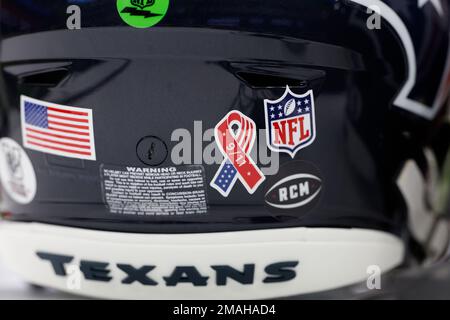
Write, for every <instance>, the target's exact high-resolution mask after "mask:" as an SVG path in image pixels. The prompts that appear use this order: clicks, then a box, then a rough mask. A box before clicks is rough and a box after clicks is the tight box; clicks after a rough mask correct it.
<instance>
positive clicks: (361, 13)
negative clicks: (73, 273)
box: [0, 0, 450, 298]
mask: <svg viewBox="0 0 450 320" xmlns="http://www.w3.org/2000/svg"><path fill="white" fill-rule="evenodd" d="M159 1H163V0H156V1H154V3H153V4H152V3H149V4H148V5H145V4H143V3H141V2H142V1H141V2H139V1H129V2H130V3H129V4H128V5H129V8H131V9H130V10H135V11H133V12H144V11H145V10H148V11H146V12H152V11H151V10H152V6H155V5H156V4H155V3H159ZM118 2H123V1H118ZM244 2H245V3H244ZM72 4H73V2H72V1H57V2H52V3H51V4H50V3H48V1H38V0H33V1H27V2H21V1H17V2H6V1H4V2H2V3H1V7H0V11H1V20H0V23H1V29H0V66H1V74H0V93H1V97H0V99H1V100H0V107H1V109H0V112H1V114H0V120H1V122H0V135H1V140H0V142H2V152H3V154H2V157H1V158H2V160H1V161H2V162H1V164H2V165H3V168H2V170H1V172H0V174H2V184H3V193H2V204H1V209H2V215H3V217H4V220H5V223H4V227H3V229H4V232H3V233H2V232H1V231H0V237H5V241H3V243H4V244H3V246H4V247H5V248H3V249H0V252H3V253H4V256H5V257H6V258H5V261H7V262H8V261H10V264H11V265H12V267H13V268H14V269H17V270H18V272H19V273H22V274H23V275H24V276H25V277H26V278H27V279H29V280H30V281H31V282H34V283H38V284H43V285H48V286H52V287H57V288H59V289H62V290H68V288H67V283H66V280H67V278H68V277H69V276H70V272H69V271H68V269H69V266H71V264H74V265H76V266H78V267H80V270H81V275H82V281H84V282H83V284H84V285H83V286H82V289H81V290H80V291H79V293H81V294H86V295H92V296H100V297H126V298H128V297H146V298H147V297H149V298H152V297H153V298H164V297H181V298H183V297H189V298H202V297H208V296H209V295H210V293H211V292H216V293H217V297H224V298H267V297H283V296H292V295H296V294H303V293H311V292H317V291H323V290H328V289H335V288H338V287H342V286H347V285H350V284H353V283H356V282H359V281H365V278H366V276H367V270H368V269H367V268H368V267H369V266H371V265H375V266H379V267H380V269H381V271H383V272H384V271H388V270H390V269H392V268H394V267H397V266H399V265H400V264H402V263H405V261H407V260H409V259H410V257H411V256H413V258H414V259H418V260H421V259H422V260H423V259H424V255H425V254H423V251H425V249H424V248H422V245H421V238H424V236H423V235H422V233H421V231H418V232H415V231H411V224H414V223H413V222H415V221H418V219H419V220H420V218H417V219H416V218H414V217H411V216H412V213H413V212H414V213H417V212H418V213H422V211H427V212H429V211H430V212H431V211H432V212H433V213H435V211H442V212H443V211H444V210H445V208H446V199H447V198H446V197H445V194H444V193H443V191H441V189H442V188H439V186H442V185H444V184H442V183H441V180H440V179H441V178H440V177H442V176H443V172H444V170H445V163H446V157H447V151H448V146H449V141H448V140H449V139H448V132H449V129H448V125H447V124H446V123H447V122H448V108H447V106H446V102H447V97H448V89H449V80H450V78H449V76H450V72H449V71H450V59H449V57H450V51H449V47H450V41H449V29H450V28H449V26H450V19H449V10H450V7H449V2H448V1H447V0H443V1H441V0H439V1H412V0H402V1H398V0H348V1H344V0H342V1H339V0H337V1H334V0H333V1H331V0H315V1H307V0H302V1H298V0H297V1H291V0H289V1H288V0H248V1H242V0H239V1H238V0H228V1H220V0H207V1H206V0H190V1H171V2H170V4H169V7H168V10H167V13H166V14H165V16H164V17H163V18H162V19H161V21H159V22H158V23H157V24H156V25H154V26H152V27H149V28H135V27H133V26H130V25H128V24H127V20H123V19H122V18H121V16H122V17H123V14H122V13H123V12H125V11H123V12H120V9H119V12H120V14H119V12H118V9H117V8H118V7H117V6H118V5H116V1H112V0H93V1H87V2H79V3H78V8H79V10H80V12H81V28H80V29H78V28H75V30H68V27H69V24H68V17H69V15H70V14H69V13H67V12H69V11H67V8H68V7H69V6H70V5H72ZM136 10H137V11H136ZM125 13H126V12H125ZM129 14H131V13H129ZM143 19H145V18H143ZM236 123H237V127H234V125H236ZM236 128H237V129H236ZM277 130H278V131H277ZM222 133H223V134H225V133H226V134H229V136H227V137H229V138H230V140H231V142H232V143H234V144H233V146H232V147H230V144H229V142H230V141H228V140H227V141H225V142H224V141H222V140H221V138H220V134H222ZM241 138H242V139H241ZM253 141H254V143H253V144H252V142H253ZM227 148H229V149H227ZM231 149H233V150H231ZM227 150H231V151H230V152H229V153H227ZM239 152H241V153H242V154H239ZM237 153H238V155H237V156H236V154H237ZM241 157H242V158H241ZM242 159H243V162H240V160H242ZM227 165H228V167H227ZM227 168H228V170H229V171H224V170H226V169H227ZM233 168H234V169H235V171H237V172H235V171H233ZM241 168H244V169H241ZM247 169H248V170H247ZM244 171H245V172H244ZM247 173H248V176H249V177H250V178H249V177H246V174H247ZM254 175H256V176H257V177H256V178H255V180H252V177H254ZM431 177H434V179H432V178H431ZM225 180H226V182H225ZM436 186H437V187H436ZM437 189H439V190H437ZM444 189H445V188H444ZM436 190H437V191H436ZM436 193H438V196H436V195H435V194H436ZM437 198H438V199H437ZM436 199H437V200H436ZM414 200H417V201H416V202H414ZM436 203H439V205H438V204H436ZM417 208H418V209H417ZM427 217H428V218H430V217H433V214H430V215H428V216H427ZM430 219H431V218H430ZM432 220H433V221H434V218H433V219H432ZM411 221H412V222H411ZM419 224H420V223H419ZM444 238H445V236H444ZM439 241H440V243H441V242H445V240H439ZM439 241H438V242H439ZM5 242H6V244H5ZM411 246H412V247H413V248H415V251H414V250H413V251H414V253H411V252H410V251H411V250H412V249H411ZM437 248H438V249H436V248H435V252H434V254H435V256H440V255H441V254H442V252H443V250H444V249H442V245H439V246H437ZM18 252H21V254H19V253H18ZM417 252H419V253H417ZM421 253H422V254H421ZM17 256H18V257H17ZM174 257H175V258H174ZM321 257H322V258H321ZM344 261H345V262H344ZM28 264H30V265H31V264H32V265H38V267H37V269H35V271H33V272H30V271H29V270H28V268H29V266H28ZM142 266H153V267H154V270H153V269H152V268H147V271H148V272H147V273H146V274H147V278H145V275H144V278H142V277H141V278H139V277H137V275H136V269H137V268H140V267H142ZM133 270H134V271H133ZM152 270H153V271H152ZM302 272H303V274H304V276H303V277H299V276H298V274H300V273H302ZM329 273H331V276H330V277H327V276H326V275H327V274H329ZM127 275H128V278H127ZM131 275H134V278H133V277H132V276H131ZM141 275H142V274H141ZM307 275H308V276H307ZM305 278H306V279H307V280H305ZM324 278H327V279H324ZM328 278H329V279H328ZM331 278H332V279H331ZM124 279H125V280H124ZM126 279H128V280H126ZM130 279H131V280H130ZM145 279H147V281H146V280H145ZM149 279H151V280H152V281H150V280H149ZM122 280H123V281H122ZM127 281H128V282H129V283H127ZM108 286H110V287H108ZM112 287H113V288H114V290H112V289H110V288H112ZM214 290H215V291H214Z"/></svg>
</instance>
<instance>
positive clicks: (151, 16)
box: [117, 0, 169, 28]
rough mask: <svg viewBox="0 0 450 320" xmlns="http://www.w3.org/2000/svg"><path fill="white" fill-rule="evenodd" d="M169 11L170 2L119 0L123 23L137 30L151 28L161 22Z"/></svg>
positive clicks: (158, 0) (163, 0) (165, 0)
mask: <svg viewBox="0 0 450 320" xmlns="http://www.w3.org/2000/svg"><path fill="white" fill-rule="evenodd" d="M168 9H169V0H117V11H119V14H120V17H121V18H122V20H123V21H125V22H126V23H127V24H129V25H130V26H132V27H135V28H149V27H152V26H154V25H155V24H157V23H158V22H160V21H161V20H162V19H163V18H164V16H165V15H166V13H167V10H168Z"/></svg>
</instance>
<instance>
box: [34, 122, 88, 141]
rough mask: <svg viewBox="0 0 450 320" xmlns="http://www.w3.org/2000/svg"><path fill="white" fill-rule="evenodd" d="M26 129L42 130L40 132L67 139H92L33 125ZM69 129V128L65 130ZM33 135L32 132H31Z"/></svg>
mask: <svg viewBox="0 0 450 320" xmlns="http://www.w3.org/2000/svg"><path fill="white" fill-rule="evenodd" d="M26 129H34V130H40V131H44V132H48V133H52V134H57V135H60V136H66V137H72V138H81V139H91V137H90V136H85V135H79V134H71V133H65V132H61V131H55V130H51V129H43V128H39V127H33V126H31V125H28V126H27V127H26ZM65 129H67V128H65ZM29 132H30V133H31V131H29ZM91 140H92V139H91Z"/></svg>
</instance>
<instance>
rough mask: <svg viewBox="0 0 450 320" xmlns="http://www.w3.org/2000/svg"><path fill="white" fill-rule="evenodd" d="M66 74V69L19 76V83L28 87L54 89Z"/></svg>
mask: <svg viewBox="0 0 450 320" xmlns="http://www.w3.org/2000/svg"><path fill="white" fill-rule="evenodd" d="M68 74H69V71H68V70H67V69H57V70H51V71H44V72H37V73H32V74H27V75H23V76H21V77H20V78H19V83H20V84H24V85H29V86H42V87H56V86H57V85H58V84H60V83H61V82H62V81H63V80H64V79H65V78H66V77H67V76H68Z"/></svg>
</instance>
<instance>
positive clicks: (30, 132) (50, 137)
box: [27, 131, 91, 147]
mask: <svg viewBox="0 0 450 320" xmlns="http://www.w3.org/2000/svg"><path fill="white" fill-rule="evenodd" d="M27 133H28V134H30V135H33V136H36V137H38V138H43V139H51V140H54V141H60V142H64V143H74V144H78V145H80V146H88V147H89V146H90V145H91V144H90V143H89V142H81V141H74V140H70V139H63V138H57V137H52V136H47V135H45V134H41V133H36V132H33V131H27ZM86 139H89V138H86Z"/></svg>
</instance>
